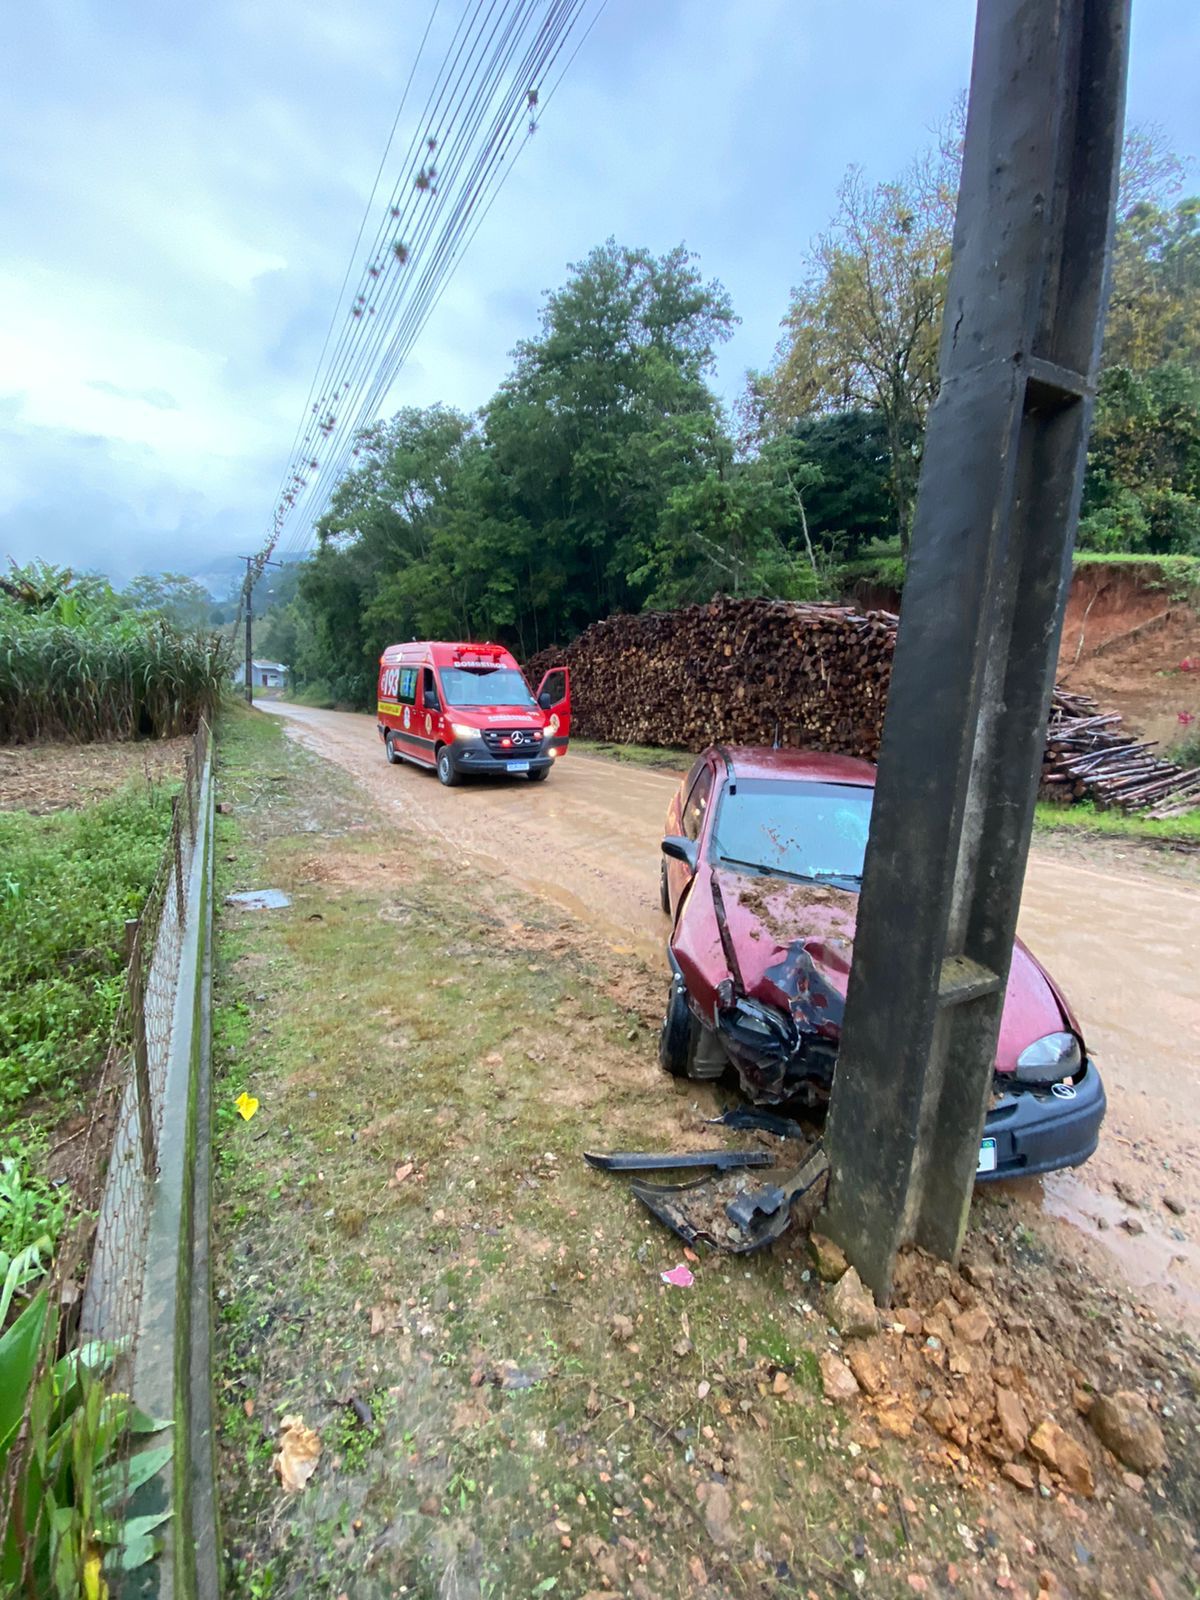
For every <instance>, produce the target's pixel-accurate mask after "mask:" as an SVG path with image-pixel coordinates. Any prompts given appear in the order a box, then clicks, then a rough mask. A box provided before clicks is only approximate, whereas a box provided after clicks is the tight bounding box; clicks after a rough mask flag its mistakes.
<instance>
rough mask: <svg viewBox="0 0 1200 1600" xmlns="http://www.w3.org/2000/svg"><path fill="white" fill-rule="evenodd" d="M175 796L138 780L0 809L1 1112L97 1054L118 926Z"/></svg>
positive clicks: (110, 995) (108, 1007)
mask: <svg viewBox="0 0 1200 1600" xmlns="http://www.w3.org/2000/svg"><path fill="white" fill-rule="evenodd" d="M170 824H171V797H170V794H169V792H168V791H167V789H165V788H164V787H163V786H161V785H146V784H141V785H138V786H136V787H132V788H130V789H128V790H126V791H124V792H122V793H120V794H117V795H114V796H112V797H111V798H109V799H107V800H104V801H101V802H100V803H99V804H97V805H94V806H89V807H88V808H87V809H86V810H82V811H64V812H59V813H58V814H57V815H55V816H49V817H34V816H30V815H29V814H28V813H26V812H6V813H0V1115H3V1114H5V1113H8V1112H11V1111H12V1110H14V1109H15V1108H16V1107H18V1106H19V1105H20V1104H21V1103H22V1101H24V1100H25V1099H26V1098H27V1097H28V1096H29V1095H31V1094H33V1093H36V1092H44V1091H58V1090H63V1089H69V1088H71V1087H72V1086H73V1085H74V1084H75V1083H76V1082H77V1080H78V1077H79V1074H80V1073H81V1072H82V1071H83V1070H84V1069H85V1068H86V1067H87V1066H89V1065H90V1064H91V1063H92V1062H94V1061H95V1060H96V1059H97V1057H98V1056H99V1055H100V1054H101V1053H102V1052H103V1050H104V1047H105V1042H106V1040H107V1037H108V1033H109V1030H110V1029H111V1027H112V1022H113V1018H114V1016H115V1014H116V1009H117V1005H118V1002H119V999H120V993H121V985H122V982H123V978H124V939H125V921H126V919H127V918H131V917H136V916H137V915H138V914H139V913H140V911H141V909H142V905H143V904H144V902H145V899H146V894H147V891H148V890H149V888H150V885H151V883H152V882H153V880H154V874H155V871H156V869H157V866H158V861H159V857H160V856H161V854H162V850H163V845H164V843H165V841H166V838H167V834H168V831H169V829H170Z"/></svg>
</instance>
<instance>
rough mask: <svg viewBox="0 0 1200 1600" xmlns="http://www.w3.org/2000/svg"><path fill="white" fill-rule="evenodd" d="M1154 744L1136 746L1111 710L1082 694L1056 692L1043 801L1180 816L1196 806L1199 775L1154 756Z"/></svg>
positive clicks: (1048, 733)
mask: <svg viewBox="0 0 1200 1600" xmlns="http://www.w3.org/2000/svg"><path fill="white" fill-rule="evenodd" d="M1153 750H1154V741H1153V740H1152V739H1149V740H1144V741H1142V742H1140V743H1139V742H1138V741H1137V740H1136V739H1135V738H1134V736H1133V735H1132V734H1131V733H1126V732H1124V731H1123V730H1122V727H1121V718H1120V716H1119V714H1118V713H1117V712H1115V711H1109V712H1104V711H1102V710H1101V708H1100V707H1099V706H1098V705H1097V704H1096V702H1095V701H1094V700H1093V699H1091V698H1090V696H1088V695H1086V694H1072V693H1070V692H1069V691H1068V690H1066V689H1064V688H1062V687H1061V686H1059V687H1057V688H1055V691H1054V698H1053V700H1052V701H1051V704H1050V726H1049V727H1048V729H1047V730H1046V752H1045V755H1044V756H1043V757H1042V792H1043V794H1044V795H1045V796H1046V798H1047V799H1055V800H1060V801H1067V802H1068V803H1070V802H1071V801H1074V800H1084V799H1087V800H1092V801H1094V802H1095V804H1096V805H1098V806H1101V807H1104V808H1107V807H1110V806H1119V807H1120V808H1121V809H1122V810H1123V811H1142V810H1145V809H1146V808H1147V807H1150V806H1153V807H1154V810H1153V811H1152V812H1151V813H1150V814H1151V816H1154V817H1172V816H1181V815H1182V814H1183V812H1185V811H1190V810H1191V809H1192V807H1193V806H1197V805H1200V771H1197V770H1196V769H1195V768H1193V769H1191V770H1187V769H1185V768H1183V767H1180V766H1178V765H1176V763H1175V762H1173V761H1164V760H1163V759H1162V757H1161V756H1156V755H1154V754H1153V753H1152V752H1153Z"/></svg>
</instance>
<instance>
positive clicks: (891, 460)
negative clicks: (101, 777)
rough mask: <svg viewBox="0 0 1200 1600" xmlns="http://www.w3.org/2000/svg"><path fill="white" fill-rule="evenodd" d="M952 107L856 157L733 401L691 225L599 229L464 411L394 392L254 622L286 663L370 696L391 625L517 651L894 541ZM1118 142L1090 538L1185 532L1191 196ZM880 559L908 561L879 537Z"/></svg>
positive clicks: (929, 319) (1194, 515)
mask: <svg viewBox="0 0 1200 1600" xmlns="http://www.w3.org/2000/svg"><path fill="white" fill-rule="evenodd" d="M960 143H961V139H960V121H959V120H958V119H952V120H951V122H950V123H949V124H948V125H947V127H946V129H945V130H943V132H942V134H941V135H940V136H939V138H938V140H937V142H936V145H935V147H934V148H933V149H932V150H931V151H929V152H927V153H926V154H924V155H923V156H922V157H920V158H919V159H918V160H916V161H914V162H913V163H912V164H911V165H910V166H909V168H908V169H907V170H906V171H905V172H904V173H903V174H901V176H900V177H899V178H897V179H895V180H893V181H890V182H888V183H883V184H878V185H875V186H871V185H869V184H868V183H867V182H866V180H865V179H864V178H863V176H862V174H861V173H860V172H858V171H852V172H851V173H849V174H848V175H847V177H846V179H845V181H844V183H843V185H842V187H841V190H840V191H839V200H838V211H837V214H836V216H835V218H834V221H833V223H832V224H831V227H830V229H829V230H828V231H827V233H826V234H824V235H822V237H821V238H819V239H818V240H817V241H816V242H815V244H814V246H813V249H812V251H811V254H810V257H809V259H808V261H807V263H806V266H805V271H804V274H803V277H802V280H801V282H800V284H799V286H798V287H797V289H796V290H795V291H794V292H793V296H792V302H791V305H790V307H789V309H788V311H787V314H786V317H785V319H784V323H783V337H782V340H781V343H780V345H779V348H778V350H777V351H776V353H775V358H774V361H773V362H772V364H771V366H770V367H769V368H768V369H767V370H765V371H763V372H758V373H751V374H749V375H748V380H747V384H746V390H745V394H744V396H743V398H742V400H741V402H740V403H739V405H738V407H737V408H736V411H735V414H734V415H733V416H730V415H729V414H727V413H726V412H725V411H724V409H723V408H722V406H721V404H720V402H719V401H718V399H717V398H716V396H715V395H714V393H713V390H712V388H711V387H710V380H711V377H712V374H713V370H714V366H715V361H716V356H717V353H718V350H719V348H720V346H721V344H722V343H723V342H724V340H726V339H727V338H728V337H729V335H730V333H731V331H732V328H733V326H734V324H735V322H736V320H737V319H736V317H735V313H734V310H733V307H732V304H731V302H730V298H729V295H728V294H727V293H726V291H725V289H724V288H723V287H722V285H721V284H720V283H719V282H717V281H716V280H711V281H706V280H705V278H704V276H703V274H702V273H701V270H700V268H699V265H698V263H697V261H696V259H695V258H694V257H693V256H691V255H690V254H689V253H688V252H687V251H686V250H684V249H683V248H682V247H680V248H677V249H675V250H672V251H669V252H668V253H667V254H665V255H662V256H655V255H653V254H652V253H651V252H649V251H647V250H642V249H636V250H635V249H629V248H626V247H624V246H621V245H618V244H617V243H615V242H614V241H613V240H609V241H608V242H607V243H606V244H604V245H601V246H599V247H598V248H597V249H595V250H593V251H592V252H591V254H590V255H589V256H588V257H587V258H586V260H584V261H582V262H579V263H577V264H575V265H573V266H572V267H571V268H570V270H569V276H568V279H567V281H566V283H565V284H564V285H563V286H562V287H561V288H560V289H558V290H557V291H555V292H553V293H551V294H549V295H548V296H547V297H546V301H545V304H544V306H543V309H542V312H541V317H540V325H539V327H538V330H537V332H536V334H535V335H534V336H533V337H531V338H529V339H527V340H524V341H522V342H521V343H520V344H519V345H518V346H517V349H516V350H515V352H514V359H513V367H512V370H511V372H510V373H509V375H508V377H507V378H506V379H505V380H504V382H503V383H502V384H501V386H500V388H499V390H498V391H497V393H496V394H495V395H494V396H493V397H492V399H491V400H490V401H489V402H488V403H487V405H485V406H484V407H483V408H482V410H481V411H480V412H479V413H478V414H477V415H475V416H470V417H468V416H465V415H463V414H462V413H461V412H458V411H455V410H452V409H450V408H448V407H445V406H441V405H434V406H431V407H427V408H424V409H418V408H407V409H405V410H403V411H401V412H399V413H398V414H397V415H396V416H395V417H393V418H392V419H391V420H390V421H388V422H380V423H378V424H376V425H375V426H374V427H373V428H371V429H369V430H368V431H367V432H366V433H365V434H364V435H363V436H362V438H361V439H360V441H359V447H358V456H357V460H356V464H355V466H354V469H353V470H352V471H351V472H350V473H349V474H348V475H347V477H346V478H345V479H344V480H343V481H342V482H341V484H340V485H339V486H338V488H337V490H336V492H335V494H334V496H333V499H332V502H331V505H330V508H329V510H328V512H327V513H326V515H325V516H324V517H323V518H322V520H321V522H320V524H319V527H318V545H317V551H316V554H315V555H314V556H313V557H312V558H311V559H310V560H309V561H307V562H305V563H304V564H303V566H302V568H301V569H300V571H299V574H298V581H297V592H296V596H295V599H294V600H292V601H290V602H289V603H286V604H281V605H277V606H276V607H275V609H274V610H273V612H272V613H271V615H270V618H269V620H268V622H267V623H266V624H265V626H264V628H263V630H262V632H261V634H260V648H261V650H262V651H263V652H264V653H267V654H270V655H273V656H278V657H280V658H281V659H283V660H285V661H287V662H289V664H290V665H292V667H293V668H294V670H295V673H296V677H297V681H298V682H299V683H301V684H305V683H307V684H309V685H319V686H320V687H321V689H322V690H323V691H324V692H325V693H327V694H328V695H330V696H331V697H333V698H334V699H337V700H345V701H349V702H353V703H367V702H368V701H369V700H370V697H371V693H372V688H373V683H374V675H375V667H376V662H377V660H378V655H379V650H380V647H381V646H382V644H384V643H386V642H389V641H391V640H396V639H402V638H408V637H422V636H424V637H439V636H440V637H452V638H459V637H468V636H476V637H481V636H487V637H491V638H499V639H502V640H504V641H506V642H507V643H509V644H510V645H512V647H513V648H514V649H515V650H516V651H517V652H518V653H520V654H526V655H528V654H532V653H533V652H534V651H536V650H538V649H540V648H542V647H543V646H545V645H546V644H548V643H551V642H562V641H566V640H567V639H569V638H571V637H572V636H573V635H574V634H575V633H577V632H578V631H579V630H581V629H582V628H584V627H586V626H587V625H588V623H590V622H592V621H594V620H595V619H596V618H598V617H601V616H604V615H607V614H609V613H610V612H613V611H617V610H638V609H641V608H642V607H645V606H672V605H678V604H683V603H686V602H689V601H693V600H699V599H705V598H707V597H709V596H710V595H711V594H712V593H714V592H715V591H718V590H721V591H724V592H727V593H732V594H772V595H777V596H785V597H790V598H805V597H809V596H815V595H820V594H824V593H828V592H830V591H831V590H832V589H833V588H835V587H836V586H837V583H838V581H839V574H840V573H841V572H842V571H843V570H844V568H845V566H846V564H847V563H850V562H853V561H855V560H856V558H858V557H859V556H861V555H863V554H872V555H876V554H879V553H894V554H895V555H896V556H898V557H899V558H902V557H903V555H904V553H905V552H906V550H907V544H908V535H909V529H910V525H911V519H912V513H913V506H914V502H915V494H916V485H917V479H918V475H919V471H920V459H921V447H922V441H923V436H924V428H925V419H926V416H927V414H928V410H929V407H930V405H931V403H932V401H933V399H934V397H935V395H936V388H937V346H938V339H939V334H940V326H941V314H942V306H943V303H944V299H945V288H946V280H947V276H948V272H949V264H950V245H951V234H952V229H953V215H954V200H955V194H956V192H957V181H958V163H959V150H960ZM1181 175H1182V174H1181V168H1180V166H1179V163H1178V162H1176V161H1175V160H1174V159H1173V158H1172V157H1171V156H1170V155H1169V153H1165V152H1164V151H1163V150H1162V149H1161V145H1160V143H1159V141H1158V140H1156V139H1155V138H1154V137H1145V136H1140V135H1134V136H1132V137H1131V139H1130V140H1129V141H1128V143H1127V149H1126V163H1125V173H1124V177H1123V189H1122V200H1121V205H1120V208H1119V222H1118V232H1117V240H1116V248H1115V252H1114V263H1113V294H1112V310H1111V313H1110V318H1109V323H1108V328H1107V334H1106V341H1105V351H1104V363H1105V367H1104V372H1103V377H1102V384H1101V392H1100V397H1099V402H1098V405H1097V411H1096V419H1095V425H1094V428H1093V436H1092V441H1091V450H1090V454H1089V470H1088V477H1087V486H1086V491H1085V500H1084V509H1083V517H1082V520H1081V526H1080V542H1081V544H1082V545H1084V546H1089V547H1092V548H1095V549H1101V550H1113V551H1117V550H1120V551H1135V552H1137V551H1144V552H1146V553H1152V554H1158V553H1167V552H1173V551H1181V552H1189V553H1200V201H1198V200H1196V199H1185V200H1180V199H1178V198H1177V196H1178V194H1179V192H1180V189H1181ZM895 565H896V566H897V567H898V565H899V563H898V561H897V562H896V563H895Z"/></svg>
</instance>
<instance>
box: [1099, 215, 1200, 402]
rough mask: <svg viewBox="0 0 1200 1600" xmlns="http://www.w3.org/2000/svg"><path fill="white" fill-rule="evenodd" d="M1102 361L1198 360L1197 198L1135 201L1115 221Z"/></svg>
mask: <svg viewBox="0 0 1200 1600" xmlns="http://www.w3.org/2000/svg"><path fill="white" fill-rule="evenodd" d="M1104 361H1105V364H1106V365H1108V366H1122V367H1128V368H1130V369H1131V370H1133V371H1146V370H1148V369H1149V368H1151V367H1157V366H1162V365H1165V364H1168V363H1181V362H1182V363H1184V364H1185V365H1188V366H1191V367H1194V368H1200V198H1197V197H1196V196H1192V197H1191V198H1189V199H1187V200H1182V201H1180V202H1179V203H1178V204H1177V205H1174V206H1172V207H1170V208H1169V209H1165V208H1164V207H1162V206H1160V205H1156V204H1155V203H1154V202H1153V201H1150V200H1146V201H1142V202H1140V203H1139V204H1138V205H1136V206H1134V207H1133V208H1132V209H1131V210H1129V211H1128V212H1127V213H1126V214H1125V216H1124V217H1122V219H1121V221H1120V223H1119V224H1118V226H1117V230H1116V237H1115V239H1114V241H1113V265H1112V294H1111V297H1110V300H1109V308H1108V324H1107V327H1106V329H1105V336H1104Z"/></svg>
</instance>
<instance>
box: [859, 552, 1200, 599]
mask: <svg viewBox="0 0 1200 1600" xmlns="http://www.w3.org/2000/svg"><path fill="white" fill-rule="evenodd" d="M1075 566H1076V567H1126V568H1129V569H1131V570H1135V571H1137V572H1138V573H1139V574H1140V575H1141V576H1142V577H1143V578H1144V580H1145V585H1146V587H1148V588H1154V589H1166V590H1167V591H1169V594H1170V597H1171V598H1172V599H1174V600H1187V599H1192V600H1194V599H1195V598H1196V597H1197V595H1200V557H1197V556H1149V555H1133V554H1128V553H1120V552H1107V551H1103V550H1077V551H1076V552H1075ZM904 577H905V563H904V561H903V559H902V557H901V556H900V552H899V547H898V545H897V543H896V541H894V540H892V541H887V542H886V543H885V542H882V541H881V542H880V543H879V544H877V545H875V546H874V547H873V548H872V549H871V550H870V551H868V552H866V553H865V554H864V555H862V556H860V557H859V558H858V559H857V560H855V561H846V562H844V563H843V564H842V565H841V566H839V567H837V568H836V569H835V570H834V574H833V581H834V588H835V589H836V590H838V591H839V592H844V591H845V590H846V589H848V588H849V587H850V586H851V585H852V584H853V583H856V582H858V583H877V584H880V585H882V586H884V587H887V588H892V589H903V587H904Z"/></svg>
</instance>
